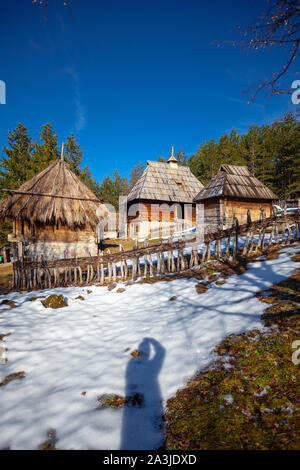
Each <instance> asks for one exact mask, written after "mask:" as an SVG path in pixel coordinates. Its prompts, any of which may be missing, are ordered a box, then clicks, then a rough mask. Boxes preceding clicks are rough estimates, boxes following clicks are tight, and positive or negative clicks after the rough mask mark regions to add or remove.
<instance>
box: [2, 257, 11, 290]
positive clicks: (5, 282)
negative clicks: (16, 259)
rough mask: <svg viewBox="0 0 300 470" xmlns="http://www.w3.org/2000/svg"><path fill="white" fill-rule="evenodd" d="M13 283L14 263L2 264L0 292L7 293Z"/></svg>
mask: <svg viewBox="0 0 300 470" xmlns="http://www.w3.org/2000/svg"><path fill="white" fill-rule="evenodd" d="M12 285H13V265H12V263H3V264H0V294H6V293H7V292H9V291H10V289H11V288H12Z"/></svg>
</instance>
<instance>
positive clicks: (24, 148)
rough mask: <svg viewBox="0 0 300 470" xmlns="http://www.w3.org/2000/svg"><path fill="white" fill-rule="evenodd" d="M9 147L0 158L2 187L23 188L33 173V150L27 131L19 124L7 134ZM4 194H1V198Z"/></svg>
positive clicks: (0, 182) (0, 183) (0, 181)
mask: <svg viewBox="0 0 300 470" xmlns="http://www.w3.org/2000/svg"><path fill="white" fill-rule="evenodd" d="M7 142H8V145H9V147H4V148H3V155H2V156H1V158H0V167H1V170H0V187H1V188H10V189H15V188H18V187H19V186H21V184H23V183H24V182H25V181H26V180H27V179H28V178H29V177H30V175H31V173H32V160H31V152H32V149H33V145H32V141H31V138H30V137H29V135H28V132H27V129H26V127H25V126H23V125H22V124H18V125H17V127H16V128H15V129H14V130H13V131H9V133H8V134H7ZM3 196H4V194H3V193H2V192H1V195H0V197H3Z"/></svg>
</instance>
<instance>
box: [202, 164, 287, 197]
mask: <svg viewBox="0 0 300 470" xmlns="http://www.w3.org/2000/svg"><path fill="white" fill-rule="evenodd" d="M215 197H234V198H241V199H259V200H274V199H278V197H277V196H276V194H274V193H273V191H271V190H270V189H269V188H268V187H267V186H265V185H264V184H263V183H262V182H261V181H259V180H258V179H257V178H255V176H253V175H252V174H251V173H250V171H249V170H248V168H247V167H246V166H237V165H222V166H221V167H220V170H219V172H218V173H217V175H216V176H214V177H213V178H212V179H211V180H210V181H209V183H208V184H207V185H206V186H204V188H203V189H202V190H201V191H200V193H199V194H198V195H197V196H196V197H195V199H194V200H195V201H203V200H205V199H211V198H215Z"/></svg>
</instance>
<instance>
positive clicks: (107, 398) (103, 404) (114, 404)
mask: <svg viewBox="0 0 300 470" xmlns="http://www.w3.org/2000/svg"><path fill="white" fill-rule="evenodd" d="M97 401H98V402H99V404H100V405H99V409H100V408H101V409H102V408H120V407H121V406H124V405H125V404H126V398H125V397H121V396H120V395H114V394H111V395H110V394H104V395H100V396H99V397H98V398H97Z"/></svg>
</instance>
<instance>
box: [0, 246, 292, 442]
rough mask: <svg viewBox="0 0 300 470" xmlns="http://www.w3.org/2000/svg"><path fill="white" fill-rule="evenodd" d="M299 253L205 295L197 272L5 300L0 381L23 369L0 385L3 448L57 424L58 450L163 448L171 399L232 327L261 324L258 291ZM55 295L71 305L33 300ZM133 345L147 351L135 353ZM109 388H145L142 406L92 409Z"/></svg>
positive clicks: (38, 438)
mask: <svg viewBox="0 0 300 470" xmlns="http://www.w3.org/2000/svg"><path fill="white" fill-rule="evenodd" d="M295 251H296V248H293V247H289V248H285V249H284V250H282V254H281V255H280V256H279V258H278V259H274V260H270V261H262V260H261V261H257V262H255V263H252V264H251V265H250V268H249V270H248V271H246V272H245V273H244V274H242V275H240V276H237V275H236V276H232V277H230V278H229V279H227V281H226V283H225V284H223V285H221V286H216V285H215V284H213V285H212V287H211V288H210V289H209V290H208V291H207V292H206V293H204V294H201V295H199V294H197V293H196V289H195V284H197V282H198V281H196V280H194V279H178V280H173V281H171V282H158V283H155V284H152V285H149V284H134V285H129V286H124V284H122V286H123V287H125V288H126V291H125V292H123V293H117V292H116V290H117V288H118V287H120V286H121V284H120V285H118V286H117V288H116V289H115V290H113V291H108V290H107V288H106V287H96V286H92V287H90V286H88V288H79V287H70V288H57V289H49V290H45V291H39V292H34V293H32V292H31V293H26V294H24V293H23V294H19V293H11V294H9V295H6V296H5V298H9V299H11V300H14V301H15V302H16V304H17V307H16V308H13V309H9V308H7V306H4V305H3V306H1V307H0V333H1V334H5V333H11V335H10V336H7V337H5V339H4V342H3V344H2V345H5V347H7V348H8V352H7V358H8V362H7V363H6V364H0V382H1V381H2V380H3V379H4V378H5V377H6V376H7V375H8V374H11V373H13V372H18V371H25V374H26V376H25V378H23V379H19V380H15V381H12V382H10V383H9V384H7V385H5V386H3V387H1V388H0V430H1V432H0V448H3V447H8V446H9V447H10V448H11V449H34V448H38V446H39V445H40V444H41V443H42V442H44V441H45V440H46V439H47V432H48V430H49V429H51V428H52V429H55V430H56V432H57V438H58V441H57V444H56V446H57V448H59V449H118V448H123V449H125V448H135V449H154V448H157V447H158V446H159V445H160V444H161V443H162V441H163V438H164V434H163V426H162V420H161V415H162V411H163V408H162V406H164V405H165V402H166V400H167V399H168V398H169V397H171V396H172V395H174V394H175V393H176V390H178V388H181V387H183V386H184V385H185V384H186V382H187V380H188V379H189V378H191V377H192V376H193V374H194V373H195V372H196V371H197V370H199V369H201V368H203V367H204V366H206V365H208V363H209V362H211V360H212V358H213V357H214V356H213V354H212V351H213V349H214V347H215V346H216V345H217V344H218V343H219V342H220V341H221V340H222V339H223V338H224V337H225V336H226V335H228V334H230V333H239V332H242V331H245V330H248V329H251V328H253V327H256V328H261V327H262V323H261V321H260V315H261V314H262V313H263V310H264V308H265V304H263V303H261V302H260V301H259V300H258V299H257V298H255V297H253V294H254V293H255V292H257V291H259V290H261V289H265V288H267V287H269V286H270V285H272V284H274V283H276V282H279V281H280V280H282V279H284V278H285V277H287V276H288V275H290V274H291V273H292V271H293V270H294V269H295V268H296V266H297V264H296V263H295V262H293V261H292V260H291V259H290V255H291V254H293V253H294V252H295ZM299 264H300V263H298V265H299ZM87 289H89V290H92V293H91V294H87ZM51 293H57V294H60V293H62V294H63V295H64V296H65V297H66V298H67V299H68V303H69V305H68V307H66V308H61V309H58V310H53V309H46V308H44V307H43V305H42V304H41V302H40V300H36V301H34V302H30V301H29V300H28V299H29V298H30V297H32V296H37V295H49V294H51ZM78 295H83V296H84V297H85V300H84V301H82V300H76V297H77V296H78ZM172 296H176V297H177V299H176V300H175V301H169V298H170V297H172ZM2 298H4V297H3V296H1V297H0V301H1V300H2ZM127 348H130V349H129V350H127ZM136 348H138V349H140V350H142V351H143V352H144V356H142V357H141V358H133V357H132V356H131V355H130V352H131V351H132V350H134V349H136ZM82 392H86V394H85V395H82ZM104 393H109V394H112V393H115V394H119V395H122V396H124V395H133V394H134V393H139V394H141V395H143V396H144V400H145V404H144V406H143V407H141V408H135V407H125V408H118V409H111V408H106V409H102V410H96V407H97V405H98V402H97V397H98V396H99V395H101V394H104Z"/></svg>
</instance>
